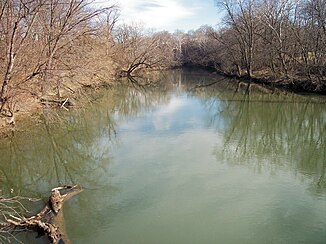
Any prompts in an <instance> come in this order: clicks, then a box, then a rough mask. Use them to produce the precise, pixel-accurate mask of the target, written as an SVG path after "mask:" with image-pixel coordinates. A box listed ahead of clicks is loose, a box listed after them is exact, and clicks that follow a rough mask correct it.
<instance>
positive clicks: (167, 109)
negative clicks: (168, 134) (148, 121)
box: [153, 97, 187, 130]
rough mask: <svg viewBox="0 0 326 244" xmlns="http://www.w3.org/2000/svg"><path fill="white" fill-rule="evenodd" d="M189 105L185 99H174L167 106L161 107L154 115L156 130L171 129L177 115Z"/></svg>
mask: <svg viewBox="0 0 326 244" xmlns="http://www.w3.org/2000/svg"><path fill="white" fill-rule="evenodd" d="M186 105H187V103H186V101H185V100H184V99H182V98H178V97H174V98H172V99H171V100H170V102H169V103H168V104H167V105H164V106H161V107H159V109H158V110H157V111H156V112H155V114H154V119H153V124H154V127H155V129H156V130H167V129H169V128H170V127H171V124H172V122H173V119H174V117H175V114H176V113H178V112H179V111H180V110H181V109H182V108H183V107H184V106H186Z"/></svg>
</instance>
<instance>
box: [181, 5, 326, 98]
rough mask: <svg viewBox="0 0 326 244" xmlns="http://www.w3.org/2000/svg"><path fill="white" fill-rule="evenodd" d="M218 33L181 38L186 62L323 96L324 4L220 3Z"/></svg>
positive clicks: (202, 31) (325, 78)
mask: <svg viewBox="0 0 326 244" xmlns="http://www.w3.org/2000/svg"><path fill="white" fill-rule="evenodd" d="M216 5H217V6H218V8H219V9H220V10H222V11H223V12H224V13H225V16H224V19H223V20H224V21H223V25H222V26H220V28H218V29H217V30H214V29H213V28H212V27H208V26H204V27H201V28H200V29H198V30H196V31H193V32H189V33H188V34H186V35H185V36H184V40H185V42H184V44H183V48H182V58H183V62H184V63H189V64H193V65H200V66H206V67H213V68H215V69H216V70H218V71H221V72H224V73H228V74H234V75H237V76H247V77H248V78H253V77H268V78H272V80H278V81H282V80H287V82H292V83H297V84H298V85H300V86H301V88H302V89H307V90H309V91H317V92H318V91H323V92H325V91H326V1H325V0H218V1H216Z"/></svg>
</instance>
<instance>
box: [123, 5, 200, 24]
mask: <svg viewBox="0 0 326 244" xmlns="http://www.w3.org/2000/svg"><path fill="white" fill-rule="evenodd" d="M118 4H119V5H120V7H121V20H122V21H123V22H126V23H132V22H143V23H144V24H145V27H147V28H157V29H168V28H171V27H172V26H173V24H174V23H176V22H177V21H179V20H182V19H186V18H189V17H191V16H194V15H195V14H196V9H198V6H197V5H192V6H191V5H188V6H185V5H184V4H182V3H181V1H180V0H145V1H144V0H120V1H118Z"/></svg>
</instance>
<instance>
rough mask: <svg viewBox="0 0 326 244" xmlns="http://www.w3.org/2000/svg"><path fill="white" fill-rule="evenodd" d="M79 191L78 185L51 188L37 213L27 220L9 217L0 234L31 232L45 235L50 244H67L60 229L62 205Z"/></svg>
mask: <svg viewBox="0 0 326 244" xmlns="http://www.w3.org/2000/svg"><path fill="white" fill-rule="evenodd" d="M81 191H82V188H81V187H80V186H78V185H74V186H60V187H56V188H53V189H52V190H51V195H50V197H49V200H48V202H47V203H46V205H45V206H44V208H43V209H42V210H41V211H40V212H39V213H37V214H36V215H33V216H31V217H28V218H25V217H22V216H19V217H17V216H13V215H10V216H9V217H10V218H7V221H6V222H5V223H2V224H1V225H0V232H15V231H22V230H33V231H37V232H38V233H41V234H44V235H46V236H47V237H48V238H49V241H50V243H69V240H68V237H67V235H66V234H65V230H64V227H62V226H64V225H63V223H62V221H63V215H62V214H63V212H62V208H63V203H64V202H65V201H66V200H68V199H69V198H71V197H72V196H74V195H76V194H78V193H80V192H81Z"/></svg>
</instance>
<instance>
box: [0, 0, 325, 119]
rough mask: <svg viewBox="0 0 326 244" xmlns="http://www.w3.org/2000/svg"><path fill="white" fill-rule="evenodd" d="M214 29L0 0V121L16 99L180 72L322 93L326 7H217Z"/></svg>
mask: <svg viewBox="0 0 326 244" xmlns="http://www.w3.org/2000/svg"><path fill="white" fill-rule="evenodd" d="M216 5H217V7H218V9H220V10H221V11H223V13H225V17H224V19H223V24H222V25H221V26H219V28H217V29H214V28H212V27H209V26H203V27H201V28H199V29H197V30H194V31H190V32H188V33H184V32H182V31H176V32H174V33H173V34H171V33H169V32H165V31H163V32H150V31H146V30H145V29H144V28H143V27H142V26H141V25H136V24H133V25H126V24H120V25H119V23H118V18H119V8H118V7H117V6H115V5H111V6H108V7H106V8H99V9H95V8H94V6H96V5H94V4H92V1H89V0H2V1H0V113H1V114H2V116H11V115H12V114H13V113H14V112H15V110H16V109H17V107H19V106H18V105H17V103H19V101H22V100H24V99H25V98H26V97H30V96H33V97H35V98H36V99H41V98H42V99H45V98H48V97H56V98H57V99H60V98H62V97H63V96H65V94H67V93H68V94H69V93H74V92H76V89H77V88H78V87H79V86H91V85H92V84H96V83H97V82H102V81H108V80H110V78H111V80H112V77H113V76H114V75H118V76H133V75H135V74H137V73H138V72H139V71H142V70H146V69H166V68H171V67H180V66H182V65H195V66H203V67H210V68H213V69H215V70H217V71H219V72H223V73H226V74H231V75H237V76H246V77H248V78H253V77H268V78H272V79H274V80H290V81H291V82H292V81H293V82H296V81H299V82H301V83H302V84H304V86H306V88H307V89H310V90H315V91H322V90H326V89H325V83H326V82H325V77H326V0H218V1H216Z"/></svg>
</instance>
